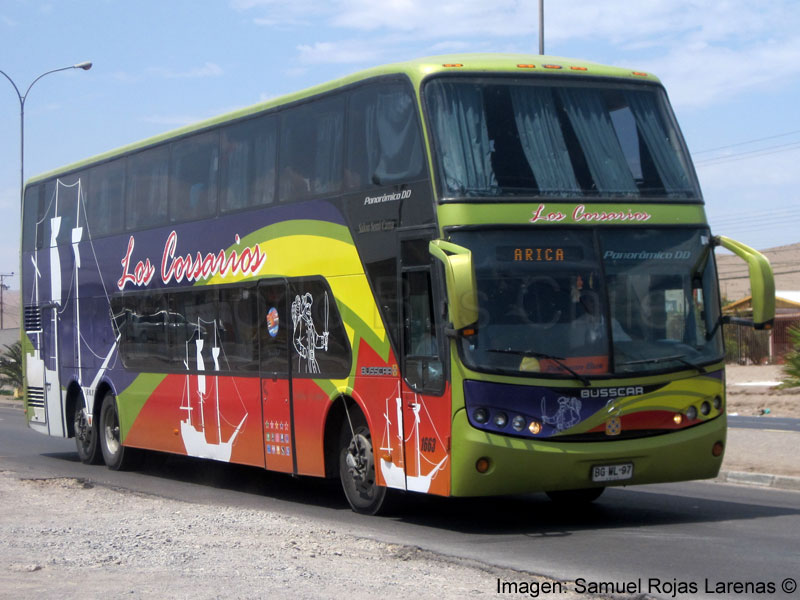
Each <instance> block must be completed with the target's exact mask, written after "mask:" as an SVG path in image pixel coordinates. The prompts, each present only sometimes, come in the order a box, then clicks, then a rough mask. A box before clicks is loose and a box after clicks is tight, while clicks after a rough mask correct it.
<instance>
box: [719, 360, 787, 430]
mask: <svg viewBox="0 0 800 600" xmlns="http://www.w3.org/2000/svg"><path fill="white" fill-rule="evenodd" d="M783 377H784V375H783V367H782V366H781V365H746V366H742V365H728V366H727V367H725V380H726V383H727V390H728V398H727V401H728V414H739V415H745V416H764V417H790V418H795V419H800V388H788V389H778V387H777V384H778V383H779V382H780V381H781V380H782V379H783Z"/></svg>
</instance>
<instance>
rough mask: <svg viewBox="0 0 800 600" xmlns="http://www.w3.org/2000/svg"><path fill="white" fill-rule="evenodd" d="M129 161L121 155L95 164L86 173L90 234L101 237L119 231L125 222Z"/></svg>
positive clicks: (87, 222)
mask: <svg viewBox="0 0 800 600" xmlns="http://www.w3.org/2000/svg"><path fill="white" fill-rule="evenodd" d="M124 177H125V161H124V160H123V159H117V160H115V161H112V162H110V163H106V164H104V165H100V166H99V167H94V168H93V169H90V170H89V173H88V176H87V177H86V192H85V199H86V215H85V219H86V224H87V225H88V229H89V235H91V236H92V238H97V237H100V236H103V235H109V234H112V233H119V232H120V231H121V230H122V226H123V217H124V216H125V211H124V210H123V199H124V198H123V191H124V189H125V179H124Z"/></svg>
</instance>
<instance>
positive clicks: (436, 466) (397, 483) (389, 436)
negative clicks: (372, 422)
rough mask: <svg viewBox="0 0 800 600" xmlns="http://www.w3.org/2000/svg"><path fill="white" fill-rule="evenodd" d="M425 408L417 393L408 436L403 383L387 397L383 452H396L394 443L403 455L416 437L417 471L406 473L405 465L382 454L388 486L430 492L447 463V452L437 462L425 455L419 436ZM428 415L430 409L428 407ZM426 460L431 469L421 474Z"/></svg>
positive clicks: (381, 462) (391, 453)
mask: <svg viewBox="0 0 800 600" xmlns="http://www.w3.org/2000/svg"><path fill="white" fill-rule="evenodd" d="M392 400H393V401H394V405H395V406H394V407H395V415H396V416H395V422H396V433H393V432H392V422H391V418H390V414H389V403H390V401H392ZM423 408H425V404H424V399H423V398H422V397H421V396H420V395H419V394H416V393H415V394H414V401H413V402H412V403H411V410H412V412H413V413H414V425H413V427H412V428H411V431H410V432H409V436H408V438H404V437H403V399H402V397H401V394H400V383H399V382H398V383H397V387H396V388H395V393H394V394H393V398H392V397H390V398H386V410H385V412H384V414H383V416H384V419H385V421H386V428H385V429H384V434H383V439H382V443H381V448H380V450H381V452H388V453H389V454H390V455H393V453H394V447H393V444H395V443H396V444H398V448H399V450H400V452H399V453H398V454H400V455H402V451H403V448H404V447H406V442H408V441H410V440H411V438H414V453H415V458H416V464H417V468H416V474H411V473H406V471H405V469H404V468H403V467H402V466H398V465H396V464H395V463H394V462H393V461H389V460H386V459H385V458H384V457H383V456H381V458H380V468H381V474H382V475H383V479H384V481H385V482H386V485H387V486H388V487H392V488H400V489H407V490H409V491H412V492H427V491H428V490H430V487H431V482H432V481H433V479H434V477H436V475H437V474H438V473H439V471H441V470H442V469H443V468H444V465H445V463H446V462H447V458H448V457H447V455H446V454H445V456H444V458H442V460H441V461H439V462H438V463H433V462H431V461H429V460H428V459H427V458H425V456H424V455H423V454H422V440H421V439H420V435H419V425H420V412H421V411H422V409H423ZM425 412H426V414H427V409H426V411H425ZM428 419H430V415H429V414H428ZM436 437H437V439H439V435H438V432H437V433H436ZM439 444H440V446H439V447H441V448H444V447H446V446H445V445H444V444H442V440H441V439H439ZM423 462H425V463H427V464H428V465H430V469H429V470H428V472H427V473H425V474H423V473H422V465H423Z"/></svg>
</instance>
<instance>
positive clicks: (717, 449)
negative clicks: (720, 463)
mask: <svg viewBox="0 0 800 600" xmlns="http://www.w3.org/2000/svg"><path fill="white" fill-rule="evenodd" d="M723 450H725V445H724V444H723V443H722V442H717V443H715V444H714V446H713V447H712V448H711V454H712V455H713V456H715V457H717V458H719V457H720V456H722V452H723Z"/></svg>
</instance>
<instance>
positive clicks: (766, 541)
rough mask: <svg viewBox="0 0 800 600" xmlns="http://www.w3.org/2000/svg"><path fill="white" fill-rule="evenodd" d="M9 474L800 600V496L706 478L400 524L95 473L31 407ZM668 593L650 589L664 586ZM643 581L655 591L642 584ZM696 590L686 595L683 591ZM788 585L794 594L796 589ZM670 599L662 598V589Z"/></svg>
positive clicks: (332, 503) (250, 486)
mask: <svg viewBox="0 0 800 600" xmlns="http://www.w3.org/2000/svg"><path fill="white" fill-rule="evenodd" d="M0 469H11V470H13V471H15V472H17V473H18V474H19V475H20V476H21V477H32V478H38V477H78V478H86V479H90V480H91V481H93V482H94V483H95V484H97V485H107V486H110V487H114V488H118V489H121V490H123V491H125V490H130V491H136V492H139V493H148V494H155V495H158V496H165V497H170V498H177V499H183V500H187V501H190V502H197V503H203V504H215V505H219V504H225V505H237V506H244V507H249V508H256V509H259V510H264V511H273V512H277V513H282V514H287V515H294V516H299V517H302V518H304V519H306V520H312V521H319V522H325V521H336V522H337V523H338V524H339V525H340V526H346V527H347V528H349V529H350V530H351V531H352V533H353V534H354V535H357V536H364V537H369V538H373V539H378V540H381V541H386V542H392V543H400V544H408V545H413V546H419V547H422V548H424V549H427V550H432V551H435V552H439V553H442V554H446V555H452V556H459V557H464V558H469V559H473V560H478V561H481V562H485V563H490V564H494V565H499V566H504V567H510V568H514V569H519V570H522V571H527V572H532V573H536V574H542V575H547V576H550V577H555V578H557V579H560V580H563V581H566V582H569V583H568V585H570V586H571V587H572V589H574V585H575V582H576V581H577V580H578V579H579V578H583V579H584V580H585V581H586V582H587V585H588V582H600V581H602V582H619V583H630V584H632V585H640V586H641V587H640V589H641V591H642V592H643V593H647V592H648V591H649V592H650V593H651V594H652V595H653V596H656V597H663V598H673V597H677V598H685V599H686V598H702V597H705V598H714V599H715V600H718V599H719V598H764V597H769V598H792V597H794V598H800V592H795V593H794V594H785V593H783V592H782V591H781V585H782V584H783V582H784V581H785V580H787V578H792V579H793V580H795V581H800V544H798V539H800V493H798V492H790V491H783V490H774V489H760V488H751V487H743V486H733V485H723V484H718V483H707V482H692V483H683V484H663V485H654V486H644V487H636V488H630V489H611V490H607V491H606V493H605V494H604V495H603V496H602V497H601V498H600V500H599V501H597V502H596V503H595V504H593V505H590V506H588V507H584V508H581V509H580V510H569V509H565V508H562V507H559V506H556V505H554V504H553V503H551V502H549V501H548V500H547V499H546V497H545V496H544V495H538V494H537V495H530V496H516V497H503V498H493V499H441V498H433V497H422V496H411V497H410V498H406V499H405V501H404V503H403V505H402V508H401V511H400V512H398V514H397V515H396V516H391V517H362V516H360V515H356V514H354V513H352V512H351V511H350V510H349V508H348V507H347V505H346V502H345V501H344V499H343V496H342V494H341V490H340V489H339V487H338V485H337V484H336V483H333V482H324V481H320V480H316V479H305V478H300V479H298V478H292V477H289V476H284V475H279V474H273V473H267V472H264V471H260V470H257V469H252V468H245V467H239V466H232V465H223V464H219V463H211V462H203V461H199V460H194V459H186V458H181V457H171V456H164V455H158V454H151V455H148V457H147V459H146V461H145V463H144V465H143V467H142V469H141V470H140V471H137V472H131V473H117V472H113V471H110V470H108V469H106V468H105V467H102V466H100V467H91V466H86V465H83V464H81V463H80V462H79V461H78V458H77V454H76V453H75V451H74V443H73V440H64V439H55V438H48V437H45V436H42V435H40V434H37V433H34V432H33V431H30V430H28V429H27V428H26V427H25V425H24V421H23V417H22V414H21V412H20V411H19V410H17V409H7V408H0ZM651 579H652V580H658V581H659V582H660V586H659V588H658V589H652V588H650V589H648V588H649V584H650V583H651V582H650V580H651ZM639 582H641V583H639ZM681 582H684V583H687V584H688V583H693V584H694V585H695V586H696V587H697V591H696V592H695V593H690V594H677V595H675V594H674V593H673V591H672V590H671V588H670V585H676V584H677V585H679V584H680V583H681ZM734 582H739V583H741V584H748V583H750V584H752V583H754V582H765V583H771V584H772V585H774V586H775V587H776V588H777V590H776V593H774V594H759V593H750V594H748V593H743V594H736V593H730V590H731V589H732V588H730V587H726V588H725V589H726V590H727V591H726V592H725V593H720V592H719V590H720V589H721V588H720V587H718V586H720V585H722V586H728V585H729V584H730V583H734ZM787 585H791V584H790V583H789V584H787ZM659 591H660V593H659Z"/></svg>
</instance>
